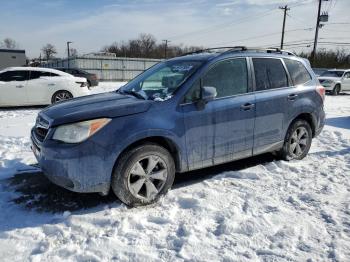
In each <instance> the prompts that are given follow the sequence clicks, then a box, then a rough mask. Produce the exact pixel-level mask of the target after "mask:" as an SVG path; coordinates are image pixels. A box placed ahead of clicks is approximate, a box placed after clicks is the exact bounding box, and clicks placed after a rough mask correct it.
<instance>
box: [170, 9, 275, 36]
mask: <svg viewBox="0 0 350 262" xmlns="http://www.w3.org/2000/svg"><path fill="white" fill-rule="evenodd" d="M276 10H277V9H276V8H273V9H269V10H267V11H264V12H261V13H257V14H254V15H250V16H246V17H242V18H240V19H237V20H233V21H231V22H228V23H227V22H226V23H221V24H216V25H213V26H211V27H209V28H205V29H200V30H195V31H192V32H187V33H184V34H179V35H175V36H172V37H167V38H168V39H172V40H174V39H178V38H184V37H186V36H193V35H198V34H203V33H209V32H211V31H213V30H217V28H218V27H219V28H220V29H219V30H222V29H223V28H225V27H228V26H231V25H239V24H242V23H244V22H247V21H252V20H254V19H260V18H262V17H265V16H267V15H269V14H270V13H271V12H273V11H276Z"/></svg>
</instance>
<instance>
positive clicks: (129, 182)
mask: <svg viewBox="0 0 350 262" xmlns="http://www.w3.org/2000/svg"><path fill="white" fill-rule="evenodd" d="M174 178H175V164H174V160H173V158H172V156H171V155H170V153H169V152H168V150H166V149H165V148H163V147H161V146H158V145H156V144H144V145H140V146H138V147H136V148H134V149H131V150H129V151H127V152H125V153H124V154H123V155H122V156H121V158H120V159H119V161H118V163H117V166H116V168H115V170H114V172H113V177H112V185H111V186H112V189H113V191H114V193H115V194H116V196H117V197H118V198H119V199H120V200H121V201H122V202H123V203H125V204H126V205H129V206H141V205H148V204H151V203H154V202H156V201H157V200H158V199H159V198H160V197H161V196H162V195H164V194H165V193H166V192H167V191H168V190H169V189H170V187H171V186H172V184H173V182H174Z"/></svg>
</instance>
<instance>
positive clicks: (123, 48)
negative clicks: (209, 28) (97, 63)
mask: <svg viewBox="0 0 350 262" xmlns="http://www.w3.org/2000/svg"><path fill="white" fill-rule="evenodd" d="M164 47H165V46H164V44H163V43H159V44H158V43H157V40H156V38H155V37H154V36H153V35H151V34H140V35H139V37H138V38H137V39H131V40H129V41H127V42H120V43H117V42H114V43H112V44H111V45H108V46H105V47H103V48H102V50H101V51H103V52H108V53H114V54H116V56H119V57H144V58H163V57H164ZM198 49H203V48H201V47H196V46H183V45H171V46H169V47H168V57H174V56H179V55H181V54H184V53H188V52H191V51H195V50H198Z"/></svg>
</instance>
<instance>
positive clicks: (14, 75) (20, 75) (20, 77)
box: [0, 71, 29, 82]
mask: <svg viewBox="0 0 350 262" xmlns="http://www.w3.org/2000/svg"><path fill="white" fill-rule="evenodd" d="M28 76H29V71H7V72H4V73H2V74H1V76H0V81H3V82H11V81H27V80H28Z"/></svg>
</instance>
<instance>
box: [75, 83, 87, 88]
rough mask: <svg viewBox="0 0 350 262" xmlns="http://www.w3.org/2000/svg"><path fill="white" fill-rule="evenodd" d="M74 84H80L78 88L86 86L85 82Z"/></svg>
mask: <svg viewBox="0 0 350 262" xmlns="http://www.w3.org/2000/svg"><path fill="white" fill-rule="evenodd" d="M75 83H77V84H80V87H84V86H87V83H86V82H75Z"/></svg>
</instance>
